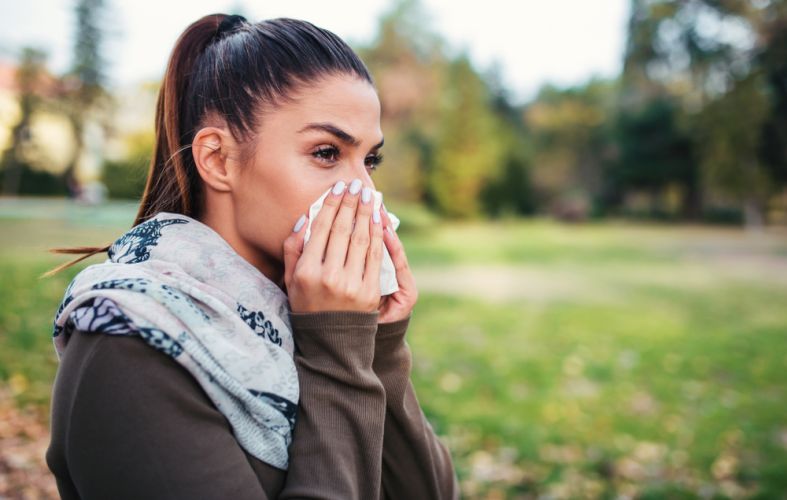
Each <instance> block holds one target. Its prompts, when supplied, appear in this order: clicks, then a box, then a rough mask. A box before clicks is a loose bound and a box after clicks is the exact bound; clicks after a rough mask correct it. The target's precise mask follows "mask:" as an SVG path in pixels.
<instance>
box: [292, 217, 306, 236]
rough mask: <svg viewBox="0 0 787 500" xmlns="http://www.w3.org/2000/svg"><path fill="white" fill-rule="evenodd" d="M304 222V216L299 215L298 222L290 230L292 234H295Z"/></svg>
mask: <svg viewBox="0 0 787 500" xmlns="http://www.w3.org/2000/svg"><path fill="white" fill-rule="evenodd" d="M304 222H306V216H305V215H301V218H300V219H298V222H296V223H295V227H294V228H293V229H292V231H293V232H294V233H297V232H298V231H300V230H301V228H302V227H303V223H304Z"/></svg>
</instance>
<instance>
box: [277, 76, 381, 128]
mask: <svg viewBox="0 0 787 500" xmlns="http://www.w3.org/2000/svg"><path fill="white" fill-rule="evenodd" d="M274 114H275V116H270V115H269V117H268V120H266V121H267V122H268V123H269V124H270V125H271V126H286V127H287V128H288V129H290V128H294V129H295V131H296V132H301V130H302V129H304V127H306V131H305V132H306V133H319V132H320V128H319V127H308V125H310V124H315V123H330V124H333V125H335V126H336V127H338V128H340V129H341V130H344V131H345V132H347V133H349V134H351V135H353V136H355V137H359V138H366V137H371V136H374V137H378V136H381V135H382V134H381V132H380V100H379V98H378V97H377V92H376V90H375V89H374V87H373V86H372V85H371V84H369V83H368V82H366V81H364V80H360V79H358V78H352V77H331V78H325V79H322V80H320V81H319V82H317V83H315V84H312V85H309V86H307V87H305V88H302V89H301V90H300V91H298V92H297V93H295V94H293V95H292V99H291V100H288V101H285V102H284V103H283V104H282V105H280V106H278V107H277V108H276V110H275V111H274Z"/></svg>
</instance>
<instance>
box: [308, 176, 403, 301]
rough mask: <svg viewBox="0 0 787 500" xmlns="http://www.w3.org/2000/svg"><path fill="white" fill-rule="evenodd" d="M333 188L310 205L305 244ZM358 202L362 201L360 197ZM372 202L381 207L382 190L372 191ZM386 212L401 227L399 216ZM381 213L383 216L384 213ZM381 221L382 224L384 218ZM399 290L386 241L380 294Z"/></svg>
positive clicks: (393, 223)
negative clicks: (313, 223) (315, 219)
mask: <svg viewBox="0 0 787 500" xmlns="http://www.w3.org/2000/svg"><path fill="white" fill-rule="evenodd" d="M332 189H333V187H330V188H328V190H327V191H325V192H324V193H323V194H322V196H320V197H319V198H317V201H315V202H314V203H312V205H311V207H309V220H308V223H307V225H306V234H305V235H304V237H303V242H304V245H305V244H306V242H308V241H309V237H310V236H311V229H312V221H314V218H315V217H317V213H319V211H320V209H321V208H322V204H323V201H324V200H325V197H326V196H328V194H329V193H330V192H331V190H332ZM358 203H361V201H360V199H359V200H358ZM372 203H373V205H372V210H378V209H380V207H381V205H382V203H383V194H382V193H381V192H380V191H372ZM386 212H387V213H388V218H389V219H391V225H392V226H393V228H394V230H396V229H397V228H398V227H399V218H398V217H396V216H395V215H394V214H393V213H391V212H388V211H387V210H386ZM380 215H381V218H382V213H381V214H380ZM380 223H381V224H382V219H381V221H380ZM353 227H355V221H353ZM398 290H399V283H398V282H397V281H396V268H394V264H393V260H391V255H390V254H389V253H388V248H387V247H386V246H385V243H383V260H382V262H381V263H380V295H390V294H392V293H394V292H396V291H398Z"/></svg>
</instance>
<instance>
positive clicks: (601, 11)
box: [0, 0, 629, 102]
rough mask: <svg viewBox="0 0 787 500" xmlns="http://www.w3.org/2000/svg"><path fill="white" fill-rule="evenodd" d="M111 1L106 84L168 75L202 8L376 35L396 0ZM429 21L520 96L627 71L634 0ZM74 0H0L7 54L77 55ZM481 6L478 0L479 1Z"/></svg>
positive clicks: (490, 3)
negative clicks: (172, 56) (182, 37)
mask: <svg viewBox="0 0 787 500" xmlns="http://www.w3.org/2000/svg"><path fill="white" fill-rule="evenodd" d="M106 1H107V3H108V4H109V8H108V10H107V18H106V28H107V31H108V33H107V45H106V51H105V58H106V60H107V63H108V68H107V73H108V78H109V82H108V83H109V85H110V86H112V87H116V88H117V87H124V86H130V85H133V84H134V83H136V82H139V81H143V80H148V81H149V80H158V79H160V78H161V77H162V76H163V72H164V68H165V66H166V61H167V58H168V56H169V52H170V51H171V49H172V46H173V45H174V43H175V40H176V39H177V37H178V35H179V34H180V33H181V32H182V31H183V29H185V28H186V26H188V25H189V24H190V23H191V22H193V21H195V20H196V19H198V18H199V17H201V16H203V15H205V14H211V13H219V12H233V11H235V10H237V9H238V8H239V9H240V11H241V12H243V13H245V14H246V16H247V18H248V19H249V21H256V20H260V19H266V18H272V17H285V16H286V17H294V18H300V19H305V20H307V21H311V22H312V23H314V24H316V25H318V26H320V27H323V28H327V29H329V30H331V31H333V32H334V33H336V34H337V35H339V36H340V37H342V38H343V39H344V40H345V41H347V42H348V43H350V44H351V45H354V44H366V43H368V42H370V41H371V40H373V38H374V36H375V33H376V28H377V20H378V18H379V17H380V15H381V14H382V13H384V12H385V11H387V10H388V8H389V7H390V2H389V0H364V1H359V0H355V1H349V0H334V1H332V2H325V1H317V0H287V1H286V2H269V1H251V0H189V1H187V2H186V1H170V2H167V1H161V0H158V1H153V0H134V1H125V2H122V3H121V2H119V1H117V0H106ZM421 2H422V4H423V5H424V8H425V10H426V12H427V19H425V20H424V21H425V22H427V23H429V25H430V26H431V29H432V30H433V31H435V32H437V33H438V34H440V35H441V36H442V37H443V38H444V39H445V40H446V41H447V42H448V45H449V47H450V48H451V50H454V51H458V50H461V49H464V50H466V51H467V52H468V53H469V54H470V57H471V59H472V60H473V62H474V63H475V65H476V67H477V68H478V69H479V70H481V71H485V70H486V69H488V68H490V67H491V65H492V64H493V63H495V64H497V65H499V66H500V69H501V75H502V80H503V83H504V84H505V86H506V87H507V89H508V90H509V92H510V95H511V97H512V98H513V99H514V100H515V101H518V102H525V101H527V100H529V99H531V98H532V97H533V96H534V95H535V93H536V92H537V90H538V88H539V87H541V86H542V85H544V84H546V83H552V84H555V85H558V86H569V85H576V84H581V83H583V82H585V81H587V80H588V79H589V78H591V77H593V76H599V77H610V76H615V75H617V74H618V73H619V72H620V69H621V64H622V54H623V50H624V47H625V35H626V32H625V28H626V22H627V17H628V4H629V0H519V1H517V0H484V1H483V2H458V1H456V0H421ZM74 3H75V1H74V0H25V1H24V2H16V1H13V0H0V5H1V7H0V13H1V14H2V15H0V57H3V58H4V59H9V58H12V57H14V56H15V54H16V53H17V52H18V49H19V47H21V46H23V45H34V46H37V47H39V48H42V49H44V50H46V51H47V53H48V54H49V57H48V65H49V68H50V70H51V71H53V72H54V73H58V74H59V73H62V72H64V71H66V69H67V68H68V66H69V65H70V63H71V51H72V43H73V42H72V41H73V25H74V13H73V5H74ZM481 5H482V6H483V8H480V7H479V6H481Z"/></svg>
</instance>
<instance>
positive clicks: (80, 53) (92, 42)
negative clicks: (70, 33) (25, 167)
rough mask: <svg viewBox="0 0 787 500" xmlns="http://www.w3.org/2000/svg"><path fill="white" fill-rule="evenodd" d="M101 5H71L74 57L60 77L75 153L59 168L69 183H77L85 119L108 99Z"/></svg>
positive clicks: (88, 1)
mask: <svg viewBox="0 0 787 500" xmlns="http://www.w3.org/2000/svg"><path fill="white" fill-rule="evenodd" d="M105 9H106V5H105V0H78V1H77V3H76V7H75V16H76V34H75V37H74V53H73V56H74V60H73V63H72V67H71V69H70V71H69V72H68V73H67V74H66V75H64V78H63V79H64V81H65V82H66V86H67V89H68V94H67V95H66V98H65V99H64V100H63V102H62V104H63V106H64V108H65V109H64V111H65V113H66V114H67V115H68V117H69V119H70V121H71V124H72V127H73V129H74V140H75V141H76V149H75V153H74V155H73V157H72V159H71V161H70V162H69V164H68V166H67V167H66V169H65V171H64V172H63V178H64V179H65V181H66V182H67V184H68V185H69V186H75V185H76V184H77V181H76V175H75V174H76V168H77V165H78V163H79V161H80V157H81V156H82V151H83V149H84V129H85V123H86V121H87V120H89V119H91V117H95V116H96V115H97V113H100V111H101V108H105V107H107V106H108V105H109V104H110V103H111V102H112V101H111V96H110V95H109V93H108V92H107V91H106V89H105V81H106V75H105V66H106V62H105V60H104V58H103V56H102V54H101V49H102V45H103V41H104V28H103V27H102V25H103V24H104V22H105V21H104V13H105Z"/></svg>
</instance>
